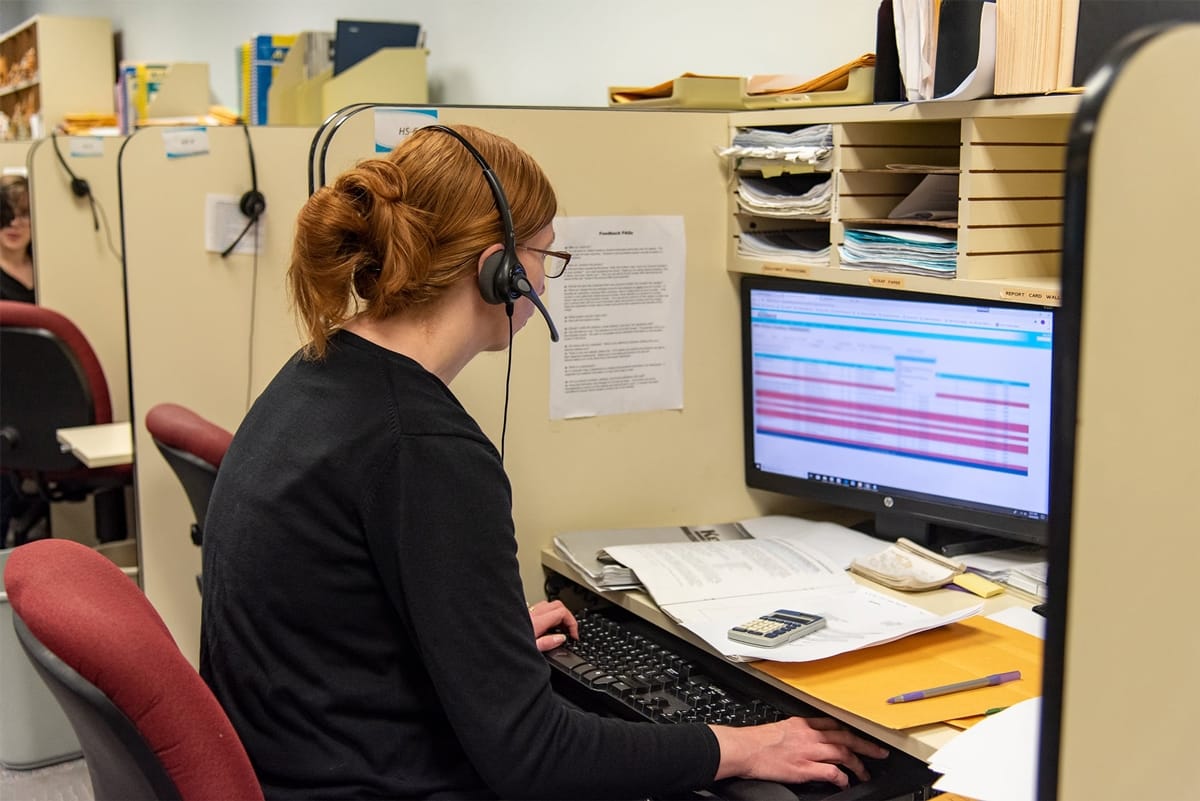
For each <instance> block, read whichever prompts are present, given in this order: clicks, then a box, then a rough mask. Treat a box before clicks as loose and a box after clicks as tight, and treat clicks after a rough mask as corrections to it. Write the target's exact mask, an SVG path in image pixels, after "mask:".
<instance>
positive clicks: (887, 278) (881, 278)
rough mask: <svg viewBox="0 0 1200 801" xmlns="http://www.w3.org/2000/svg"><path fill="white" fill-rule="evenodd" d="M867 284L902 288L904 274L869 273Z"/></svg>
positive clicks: (887, 287)
mask: <svg viewBox="0 0 1200 801" xmlns="http://www.w3.org/2000/svg"><path fill="white" fill-rule="evenodd" d="M867 284H869V285H870V286H881V287H884V288H886V289H904V276H902V275H886V274H880V273H871V274H870V275H869V276H867Z"/></svg>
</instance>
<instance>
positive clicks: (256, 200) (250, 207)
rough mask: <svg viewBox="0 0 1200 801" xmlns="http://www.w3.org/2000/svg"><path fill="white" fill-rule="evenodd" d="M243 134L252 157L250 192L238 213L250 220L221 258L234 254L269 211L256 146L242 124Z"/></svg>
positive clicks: (246, 193)
mask: <svg viewBox="0 0 1200 801" xmlns="http://www.w3.org/2000/svg"><path fill="white" fill-rule="evenodd" d="M241 126H242V133H244V134H246V155H247V156H249V157H250V191H248V192H245V193H244V194H243V195H242V197H241V199H239V200H238V211H240V212H241V213H242V215H243V216H245V217H247V218H248V222H247V223H246V227H245V228H243V229H242V232H241V233H240V234H238V235H237V239H235V240H233V242H231V243H230V244H229V247H227V248H225V249H224V250H222V251H221V258H223V259H225V258H228V257H229V254H230V253H233V249H234V248H236V247H237V246H238V242H241V241H242V237H244V236H245V235H246V232H247V231H249V230H250V228H251V227H252V226H253V225H254V224H255V223H256V222H258V218H259V217H261V216H262V215H263V212H264V211H266V210H267V198H266V197H265V196H264V195H263V193H262V192H259V191H258V170H257V169H255V166H254V145H253V143H251V141H250V126H249V125H247V124H246V123H244V122H243V123H241Z"/></svg>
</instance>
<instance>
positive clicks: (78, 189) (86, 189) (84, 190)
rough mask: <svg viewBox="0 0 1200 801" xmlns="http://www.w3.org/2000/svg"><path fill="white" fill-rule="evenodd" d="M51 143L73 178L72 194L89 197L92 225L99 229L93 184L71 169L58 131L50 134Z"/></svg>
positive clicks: (59, 161) (63, 166) (59, 159)
mask: <svg viewBox="0 0 1200 801" xmlns="http://www.w3.org/2000/svg"><path fill="white" fill-rule="evenodd" d="M50 144H51V145H53V146H54V155H55V156H58V163H59V164H61V165H62V168H63V169H64V170H66V173H67V176H68V177H69V178H70V179H71V194H72V195H74V196H75V197H77V198H87V202H88V204H89V205H90V206H91V207H92V225H93V227H94V228H95V229H96V230H97V231H99V230H100V217H99V216H98V215H97V214H96V199H95V198H94V197H92V187H91V185H90V184H88V182H87V181H85V180H84V179H82V178H80V177H79V176H78V175H76V174H75V173H74V172H73V171H72V170H71V165H70V164H67V160H66V159H65V158H63V154H62V150H61V149H59V147H58V135H57V134H56V133H51V134H50ZM106 224H107V223H106Z"/></svg>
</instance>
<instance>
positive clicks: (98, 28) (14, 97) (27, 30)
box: [0, 14, 116, 139]
mask: <svg viewBox="0 0 1200 801" xmlns="http://www.w3.org/2000/svg"><path fill="white" fill-rule="evenodd" d="M0 59H3V69H0V111H3V112H4V114H5V115H6V116H7V117H8V118H9V131H10V133H9V138H21V139H28V138H30V135H31V131H30V124H29V117H30V115H32V114H39V115H40V117H41V131H42V132H43V133H48V132H50V131H52V130H53V129H54V128H55V126H57V125H58V124H59V123H60V122H62V121H63V119H64V118H65V117H66V115H67V114H68V113H97V114H112V113H113V86H114V85H115V83H116V68H115V66H114V55H113V33H112V22H111V21H110V20H108V19H106V18H100V17H66V16H55V15H47V14H39V15H37V16H34V17H31V18H29V19H28V20H26V21H25V22H23V23H21V24H20V25H18V26H17V27H16V28H13V29H11V30H9V31H6V32H5V33H3V34H0Z"/></svg>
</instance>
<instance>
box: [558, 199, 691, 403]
mask: <svg viewBox="0 0 1200 801" xmlns="http://www.w3.org/2000/svg"><path fill="white" fill-rule="evenodd" d="M554 230H555V249H556V250H565V251H567V252H569V253H570V254H571V255H572V259H571V264H570V266H569V267H568V268H567V271H566V272H565V273H564V274H563V276H562V277H561V278H558V279H554V280H553V281H552V282H551V283H550V285H549V287H548V291H547V292H546V295H545V297H544V301H545V303H546V306H547V308H548V309H549V311H550V315H551V317H553V318H554V319H555V320H556V321H559V328H560V329H561V331H562V341H561V342H559V343H558V344H557V345H554V346H551V348H550V419H551V420H562V419H566V418H572V417H593V416H596V415H602V414H623V413H627V412H646V411H658V410H662V409H682V408H683V294H684V271H685V257H686V246H685V239H684V227H683V217H667V216H645V217H562V218H559V219H556V220H555V221H554Z"/></svg>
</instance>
